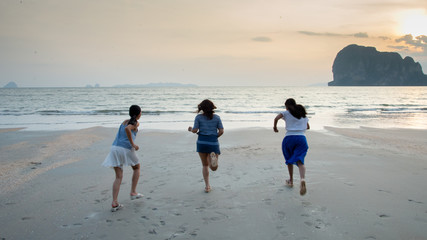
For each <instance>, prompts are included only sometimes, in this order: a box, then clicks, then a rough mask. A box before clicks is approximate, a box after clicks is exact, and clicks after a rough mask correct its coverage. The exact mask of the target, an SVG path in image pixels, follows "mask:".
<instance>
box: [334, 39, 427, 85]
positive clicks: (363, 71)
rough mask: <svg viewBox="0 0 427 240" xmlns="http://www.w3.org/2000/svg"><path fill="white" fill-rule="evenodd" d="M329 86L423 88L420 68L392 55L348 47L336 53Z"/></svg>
mask: <svg viewBox="0 0 427 240" xmlns="http://www.w3.org/2000/svg"><path fill="white" fill-rule="evenodd" d="M332 72H333V77H334V79H333V81H331V82H329V83H328V85H329V86H427V76H426V75H424V73H423V70H422V68H421V65H420V64H419V63H418V62H415V61H414V59H412V58H411V57H405V58H404V59H402V57H401V56H400V54H398V53H396V52H378V51H377V50H376V49H375V48H374V47H364V46H358V45H355V44H353V45H349V46H347V47H345V48H343V49H342V50H341V51H340V52H338V54H337V56H336V58H335V60H334V63H333V66H332Z"/></svg>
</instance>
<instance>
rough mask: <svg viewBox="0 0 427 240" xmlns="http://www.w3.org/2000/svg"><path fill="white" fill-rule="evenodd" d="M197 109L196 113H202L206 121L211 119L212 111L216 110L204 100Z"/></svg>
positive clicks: (211, 103)
mask: <svg viewBox="0 0 427 240" xmlns="http://www.w3.org/2000/svg"><path fill="white" fill-rule="evenodd" d="M197 109H198V110H197V112H198V113H199V112H201V111H203V115H205V116H206V117H207V118H208V119H212V118H213V115H214V113H215V111H214V109H216V107H215V105H214V104H213V102H212V101H211V100H209V99H205V100H203V101H202V102H201V103H200V104H199V105H198V106H197Z"/></svg>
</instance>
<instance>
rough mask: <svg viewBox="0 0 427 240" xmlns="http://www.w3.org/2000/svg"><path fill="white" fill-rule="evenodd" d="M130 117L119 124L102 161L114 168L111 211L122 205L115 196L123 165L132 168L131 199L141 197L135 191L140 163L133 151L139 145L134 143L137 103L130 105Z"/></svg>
mask: <svg viewBox="0 0 427 240" xmlns="http://www.w3.org/2000/svg"><path fill="white" fill-rule="evenodd" d="M129 116H130V119H127V120H125V121H123V123H122V124H120V127H119V131H118V132H117V135H116V138H115V139H114V142H113V145H112V146H111V151H110V153H109V154H108V156H107V157H106V158H105V160H104V162H103V163H102V165H103V166H105V167H112V168H114V172H115V174H116V178H115V180H114V182H113V202H112V203H111V211H112V212H115V211H117V210H119V209H121V208H122V207H123V205H122V204H119V202H118V200H117V198H118V196H119V191H120V185H121V183H122V179H123V166H131V167H132V169H133V175H132V187H131V192H130V198H131V200H134V199H138V198H141V197H143V195H142V194H141V193H138V192H136V185H137V184H138V180H139V171H140V164H139V160H138V157H137V156H136V154H135V151H138V149H139V146H138V145H136V144H135V143H134V140H135V138H136V134H137V133H138V127H139V122H138V120H139V118H140V117H141V108H140V107H139V106H137V105H132V106H130V108H129Z"/></svg>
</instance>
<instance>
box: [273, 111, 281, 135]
mask: <svg viewBox="0 0 427 240" xmlns="http://www.w3.org/2000/svg"><path fill="white" fill-rule="evenodd" d="M282 118H283V114H281V113H279V114H278V115H277V116H276V118H274V126H273V130H274V132H279V130H278V129H277V122H278V121H279V120H280V119H282Z"/></svg>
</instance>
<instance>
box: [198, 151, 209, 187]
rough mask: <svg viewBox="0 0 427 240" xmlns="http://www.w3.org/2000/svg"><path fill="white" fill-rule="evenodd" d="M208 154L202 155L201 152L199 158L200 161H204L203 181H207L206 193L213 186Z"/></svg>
mask: <svg viewBox="0 0 427 240" xmlns="http://www.w3.org/2000/svg"><path fill="white" fill-rule="evenodd" d="M208 155H209V154H208V153H200V152H199V157H200V160H202V166H203V169H202V173H203V179H204V180H205V185H206V187H205V191H206V192H209V191H210V189H211V186H210V185H209V160H208Z"/></svg>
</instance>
